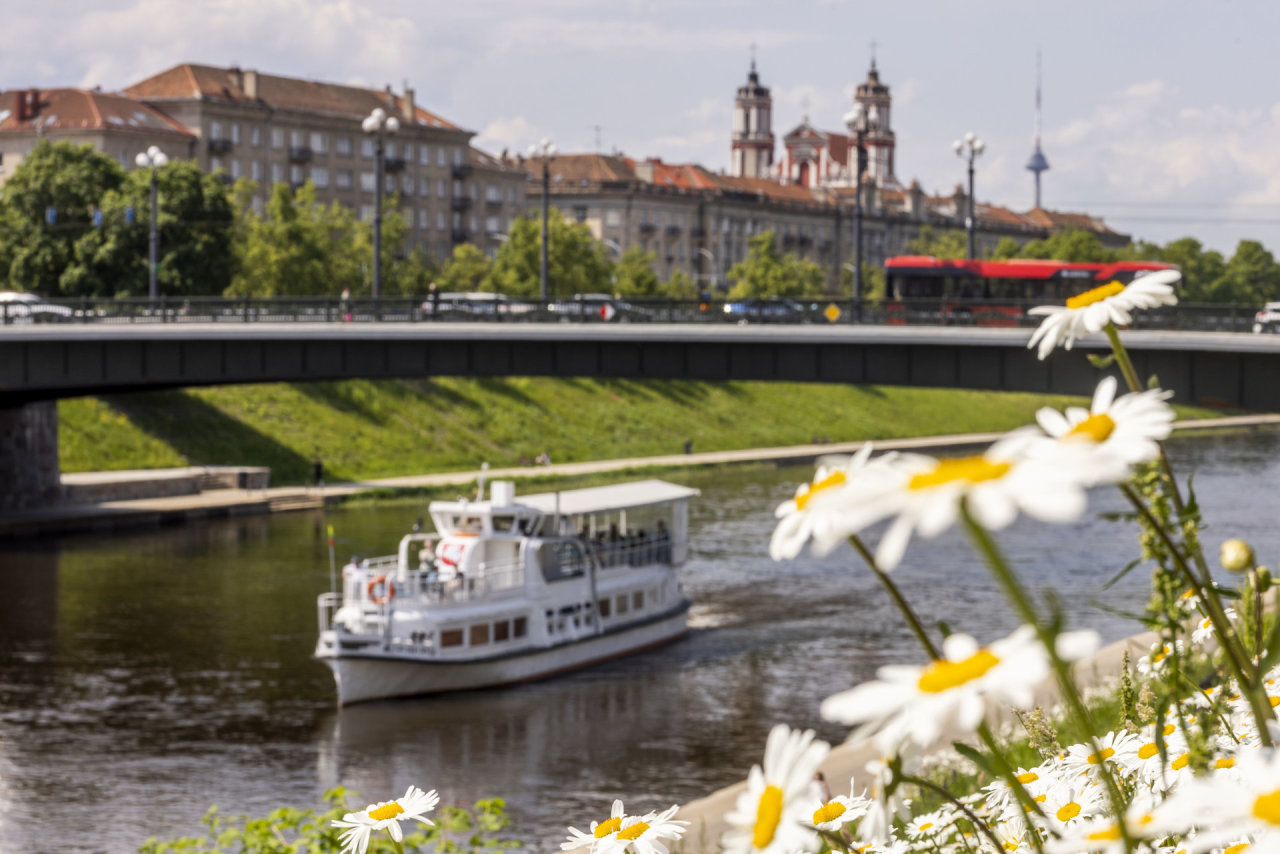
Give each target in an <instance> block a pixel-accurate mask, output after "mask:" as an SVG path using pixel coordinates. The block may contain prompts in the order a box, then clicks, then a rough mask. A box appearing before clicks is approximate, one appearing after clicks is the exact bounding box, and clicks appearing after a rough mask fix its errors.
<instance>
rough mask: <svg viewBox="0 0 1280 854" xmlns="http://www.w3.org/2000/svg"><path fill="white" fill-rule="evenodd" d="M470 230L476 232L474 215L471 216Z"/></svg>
mask: <svg viewBox="0 0 1280 854" xmlns="http://www.w3.org/2000/svg"><path fill="white" fill-rule="evenodd" d="M471 230H472V231H475V230H476V215H475V214H472V215H471Z"/></svg>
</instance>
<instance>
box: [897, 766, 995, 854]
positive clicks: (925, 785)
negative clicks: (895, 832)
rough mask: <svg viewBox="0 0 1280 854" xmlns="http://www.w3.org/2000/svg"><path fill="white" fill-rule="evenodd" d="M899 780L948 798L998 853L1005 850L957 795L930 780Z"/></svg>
mask: <svg viewBox="0 0 1280 854" xmlns="http://www.w3.org/2000/svg"><path fill="white" fill-rule="evenodd" d="M898 779H900V780H901V781H902V782H904V783H911V784H913V785H916V786H919V787H920V788H922V789H928V790H929V791H931V792H933V793H934V794H937V795H941V796H942V797H944V798H946V799H947V800H948V801H950V802H951V803H952V804H953V805H954V806H955V807H956V808H957V809H958V810H960V812H962V813H964V814H965V817H966V818H968V819H969V823H970V824H972V825H973V827H974V829H975V830H979V831H981V832H982V834H983V835H984V836H986V837H987V838H988V839H990V840H991V844H992V845H994V846H995V848H996V850H997V851H1002V850H1004V848H1003V846H1002V845H1001V844H1000V840H999V839H996V835H995V834H994V833H992V832H991V828H990V827H989V826H988V825H987V823H986V822H985V821H983V820H982V819H980V818H978V816H977V815H975V814H974V812H973V810H971V809H969V807H968V805H967V804H965V803H964V802H962V801H960V800H959V799H958V798H956V796H955V795H953V794H951V793H950V792H948V791H947V790H946V789H944V788H942V787H941V786H939V785H938V784H937V783H931V782H929V781H928V780H925V779H922V778H920V777H913V776H911V775H910V774H902V775H900V776H899V777H898Z"/></svg>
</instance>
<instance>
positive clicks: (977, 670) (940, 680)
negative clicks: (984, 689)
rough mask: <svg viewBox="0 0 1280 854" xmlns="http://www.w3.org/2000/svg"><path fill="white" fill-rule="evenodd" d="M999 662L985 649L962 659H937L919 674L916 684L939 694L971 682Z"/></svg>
mask: <svg viewBox="0 0 1280 854" xmlns="http://www.w3.org/2000/svg"><path fill="white" fill-rule="evenodd" d="M999 663H1000V659H998V658H996V657H995V656H994V655H992V654H991V653H990V652H988V651H987V650H985V649H980V650H978V651H977V652H976V653H975V654H973V655H971V656H969V657H968V658H966V659H965V660H963V661H947V660H946V659H938V660H937V661H935V662H933V664H930V665H929V666H928V667H926V668H925V669H924V672H923V673H921V674H920V681H919V682H918V683H917V686H918V687H919V688H920V690H921V691H924V692H926V693H928V694H941V693H942V692H943V691H949V690H950V689H952V688H956V687H958V686H960V685H963V684H965V683H966V682H972V681H973V680H974V679H977V678H978V677H980V676H982V675H983V674H984V673H986V672H987V671H988V670H990V669H991V668H993V667H995V666H996V665H997V664H999Z"/></svg>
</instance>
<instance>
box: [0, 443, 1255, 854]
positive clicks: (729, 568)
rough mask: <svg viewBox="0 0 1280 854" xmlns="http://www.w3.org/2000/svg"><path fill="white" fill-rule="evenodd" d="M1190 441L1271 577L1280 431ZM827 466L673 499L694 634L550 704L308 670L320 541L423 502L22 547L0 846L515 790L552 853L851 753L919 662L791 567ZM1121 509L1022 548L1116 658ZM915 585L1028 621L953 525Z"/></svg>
mask: <svg viewBox="0 0 1280 854" xmlns="http://www.w3.org/2000/svg"><path fill="white" fill-rule="evenodd" d="M1170 447H1171V456H1172V457H1173V459H1174V462H1175V465H1176V466H1177V468H1178V470H1179V473H1180V474H1182V475H1184V476H1185V475H1186V474H1187V473H1190V472H1194V473H1195V486H1196V492H1197V495H1198V497H1199V500H1200V502H1201V505H1202V507H1203V508H1204V512H1205V516H1206V518H1207V519H1208V520H1209V522H1210V523H1211V524H1212V529H1211V531H1210V532H1209V533H1208V534H1207V535H1206V542H1207V544H1208V546H1209V548H1210V550H1216V546H1217V543H1218V542H1219V541H1220V540H1221V539H1222V538H1225V537H1226V536H1241V537H1244V538H1246V539H1249V540H1250V541H1251V542H1252V543H1253V544H1254V545H1255V547H1256V548H1257V549H1258V553H1259V555H1260V556H1261V558H1262V559H1263V560H1264V561H1271V562H1274V561H1275V560H1276V558H1277V555H1280V526H1277V525H1276V524H1275V518H1276V515H1275V513H1276V511H1275V506H1274V502H1273V501H1271V500H1269V499H1270V498H1271V496H1273V495H1274V493H1275V485H1276V483H1277V482H1278V481H1280V433H1278V432H1260V433H1252V434H1237V435H1226V436H1214V437H1200V438H1195V439H1191V438H1187V439H1178V440H1175V441H1174V442H1172V443H1171V446H1170ZM809 473H810V470H809V469H808V468H803V467H796V468H783V469H777V470H773V469H763V468H751V469H720V470H714V471H712V470H707V471H699V472H693V473H689V474H688V475H681V476H679V477H677V478H673V479H676V480H679V481H680V482H682V483H687V484H689V485H691V486H696V487H698V488H699V489H701V490H702V496H701V498H700V499H697V500H696V501H695V503H694V505H693V508H692V513H691V538H692V543H693V549H692V557H691V559H690V560H689V562H688V563H687V564H686V565H685V567H684V568H683V570H682V583H683V585H684V588H685V591H686V593H687V594H688V595H689V597H690V598H691V599H692V600H693V602H694V607H693V610H692V612H691V625H692V626H693V629H694V630H693V632H692V633H691V634H690V636H689V637H688V638H686V639H684V640H682V641H680V642H678V643H676V644H674V645H671V646H669V647H666V648H664V649H660V650H657V651H653V652H650V653H646V654H643V655H639V656H633V657H631V658H628V659H623V660H619V661H616V662H613V663H610V664H607V665H603V666H600V667H596V668H593V669H590V670H587V671H583V672H580V673H578V674H575V675H571V676H568V677H564V678H559V679H555V680H552V681H548V682H543V683H539V684H535V685H528V686H523V687H519V688H515V689H511V690H494V691H482V692H474V693H469V694H460V695H455V696H447V697H440V698H431V699H421V700H408V701H396V702H384V703H373V704H367V705H362V706H355V707H351V708H348V709H345V710H342V711H339V710H337V709H336V707H335V704H334V699H333V687H332V679H331V677H330V675H329V672H328V670H327V669H326V668H324V667H323V666H321V665H319V664H316V663H314V662H313V661H311V660H310V654H311V650H312V647H313V644H314V642H315V634H316V609H315V598H316V595H317V594H318V593H320V592H322V591H323V590H325V589H327V588H328V583H329V582H328V578H329V569H328V554H327V549H326V544H325V535H324V529H325V526H326V525H332V526H334V528H335V529H336V531H337V537H338V551H339V561H340V562H341V561H345V559H346V558H347V557H349V556H350V555H351V554H361V555H374V554H386V553H390V552H392V551H394V549H395V544H396V543H397V541H398V540H399V537H400V536H401V535H402V534H403V533H404V532H405V531H406V530H407V529H408V528H409V526H410V525H411V524H412V522H413V520H414V519H415V517H417V516H418V515H420V514H422V513H423V511H424V509H425V508H423V507H422V506H421V505H420V504H416V503H409V502H404V503H401V502H397V503H394V504H388V505H380V506H378V507H362V508H353V509H336V510H335V509H330V510H328V511H326V512H321V511H315V512H312V513H295V514H283V515H277V516H261V517H249V518H241V519H233V520H223V521H209V522H204V523H198V524H190V525H187V526H184V527H179V528H169V529H162V530H155V531H148V532H145V533H136V534H115V535H111V536H76V537H66V538H63V539H60V540H59V539H45V540H39V541H30V542H11V543H7V544H3V545H0V851H4V852H9V851H13V852H17V851H23V852H54V851H78V852H82V854H90V852H107V854H123V852H131V851H135V850H136V849H137V847H138V846H139V845H140V844H141V843H142V842H143V841H144V840H145V839H146V838H147V837H148V836H152V835H155V836H159V837H161V838H170V837H175V836H179V835H184V834H195V833H198V832H199V831H200V824H199V822H200V818H201V816H202V815H203V814H204V813H205V811H206V810H207V809H208V807H209V806H210V805H212V804H217V805H218V806H219V808H220V810H221V812H222V813H223V814H224V815H225V814H241V813H248V814H250V815H262V814H265V813H266V812H267V811H268V810H269V809H271V808H273V807H276V806H280V805H293V806H317V805H318V804H319V799H320V795H321V793H322V792H323V791H324V790H325V789H327V788H329V787H331V786H334V785H339V784H341V785H344V786H347V787H349V788H351V789H355V790H358V791H359V792H361V793H363V794H364V795H365V796H367V798H368V799H370V800H384V799H386V798H389V797H393V796H395V795H398V794H402V793H403V791H404V789H405V787H406V786H407V785H409V784H410V783H413V784H417V785H420V786H422V787H424V788H427V789H431V788H435V789H438V790H439V791H440V793H441V796H442V799H443V801H444V803H446V804H449V803H458V804H465V803H470V802H474V801H475V800H477V799H479V798H483V797H491V796H495V795H501V796H503V797H505V798H506V799H507V801H508V805H509V812H510V815H511V818H512V819H513V825H512V827H511V828H510V834H511V835H512V836H515V837H517V838H521V839H524V840H525V841H526V842H527V843H530V844H531V846H532V850H535V851H536V850H549V849H552V848H555V847H557V846H556V845H555V844H554V843H556V842H558V841H559V840H560V839H561V838H563V832H564V827H565V826H566V825H568V824H575V825H577V826H578V827H586V826H587V824H588V823H589V822H590V821H591V820H592V819H593V818H600V817H604V816H607V814H608V809H609V804H610V802H611V800H612V799H613V798H614V797H615V796H621V797H623V798H624V800H625V801H626V802H627V805H628V807H629V808H631V809H634V810H642V809H650V808H661V807H665V806H669V805H670V804H672V803H678V802H683V801H687V800H691V799H693V798H697V797H700V796H702V795H704V794H707V793H709V792H710V791H712V790H714V789H716V788H718V787H720V786H722V785H726V784H728V783H731V782H733V781H735V780H738V779H741V778H743V777H744V776H745V774H746V771H747V770H748V768H749V767H750V765H751V764H752V763H753V762H758V761H759V756H760V754H761V752H762V750H763V745H764V738H765V735H766V733H767V732H768V730H769V728H770V727H771V726H772V725H773V724H774V723H776V722H778V721H786V722H789V723H792V724H793V725H804V726H812V727H814V728H816V729H817V730H818V731H819V733H820V734H821V735H822V737H824V738H826V739H828V740H839V739H841V738H842V737H843V736H844V731H843V730H842V729H841V728H839V727H834V726H831V725H829V724H827V723H825V722H823V721H821V720H820V719H819V718H818V716H817V711H816V709H817V705H818V703H819V702H820V701H821V699H822V698H823V697H825V696H827V695H829V694H831V693H834V692H835V691H837V690H840V689H842V688H845V687H848V686H849V685H851V684H853V683H855V682H857V681H860V680H863V679H866V678H869V677H870V676H872V675H873V674H874V672H875V669H876V667H878V666H879V665H881V664H884V663H888V662H915V661H918V660H919V659H920V654H919V652H918V650H917V649H916V648H915V641H914V639H913V638H912V636H911V635H910V634H909V633H908V632H907V631H906V629H905V628H904V626H903V625H902V623H901V620H900V619H899V618H898V617H897V616H896V615H895V612H894V611H893V610H892V608H891V607H890V606H889V603H888V601H887V598H886V596H885V595H884V593H883V592H882V591H881V589H880V588H879V586H878V585H877V584H876V583H875V582H874V581H873V580H872V579H871V578H870V577H869V576H868V573H867V572H866V571H864V570H862V569H860V568H859V567H858V566H857V565H856V563H855V561H854V555H853V553H852V551H851V550H847V549H845V550H841V551H838V552H836V553H835V554H833V555H831V556H829V557H827V558H825V559H821V560H818V559H813V558H811V557H808V556H805V557H803V558H802V559H799V560H796V561H793V562H789V563H775V562H773V561H771V560H770V559H769V557H768V555H767V543H768V539H769V535H770V533H771V531H772V528H773V515H772V511H773V508H774V507H776V506H777V504H778V503H779V502H780V501H782V500H784V499H785V498H786V497H787V496H788V495H790V493H791V492H792V490H793V489H794V487H795V484H796V483H797V482H799V481H802V480H804V479H806V478H807V477H808V475H809ZM1120 509H1123V508H1122V505H1121V502H1120V500H1119V498H1118V496H1117V495H1116V494H1115V492H1114V491H1111V490H1098V491H1095V492H1094V494H1093V495H1092V496H1091V504H1090V511H1089V514H1088V515H1087V516H1086V517H1085V518H1084V519H1082V520H1081V521H1079V522H1078V523H1076V524H1073V525H1063V526H1047V525H1043V524H1039V523H1035V522H1032V521H1028V520H1020V521H1019V522H1017V523H1015V524H1014V525H1013V526H1012V527H1011V528H1009V529H1008V530H1007V531H1004V532H1002V533H1001V534H1000V535H999V542H1000V543H1001V545H1002V546H1003V547H1004V549H1005V550H1006V552H1007V554H1008V556H1009V557H1010V558H1011V559H1012V560H1013V561H1014V562H1015V564H1017V565H1018V566H1019V567H1020V568H1021V569H1022V571H1023V573H1024V575H1025V577H1026V579H1027V580H1028V583H1029V584H1030V585H1031V586H1033V587H1034V588H1035V589H1036V590H1037V591H1038V592H1040V593H1044V592H1046V591H1049V590H1052V591H1054V592H1055V593H1056V595H1057V597H1058V598H1059V601H1060V602H1061V605H1062V608H1063V609H1064V611H1065V612H1066V613H1067V615H1068V617H1069V620H1070V623H1071V624H1072V625H1074V626H1089V627H1093V628H1096V629H1097V630H1098V631H1100V632H1101V633H1102V634H1103V636H1104V637H1105V638H1106V639H1108V640H1112V639H1117V638H1119V637H1122V636H1124V635H1126V634H1129V633H1132V632H1133V631H1136V630H1138V628H1139V626H1138V625H1137V624H1136V623H1135V622H1133V621H1132V620H1131V619H1129V618H1126V617H1125V616H1123V615H1122V614H1121V613H1120V612H1123V611H1125V610H1132V609H1137V608H1140V607H1141V605H1142V603H1143V601H1144V600H1145V595H1146V592H1147V588H1148V579H1147V576H1146V573H1145V572H1144V571H1143V570H1138V571H1136V572H1133V573H1131V574H1130V575H1129V576H1128V577H1127V578H1125V579H1124V580H1123V581H1121V582H1120V583H1119V584H1117V585H1116V586H1115V587H1113V588H1111V589H1110V590H1108V591H1106V592H1105V593H1104V592H1102V591H1101V585H1102V584H1103V582H1105V581H1106V580H1107V579H1108V578H1110V577H1111V576H1112V575H1113V574H1114V572H1115V571H1116V570H1117V569H1118V568H1120V567H1122V566H1123V565H1124V564H1125V563H1127V562H1128V561H1129V560H1130V559H1131V558H1133V557H1135V556H1136V554H1137V546H1136V538H1135V537H1134V533H1133V530H1132V528H1131V527H1129V526H1126V525H1124V524H1119V523H1115V522H1110V521H1106V520H1104V519H1102V518H1100V514H1102V513H1105V512H1107V511H1115V510H1120ZM895 578H896V579H897V580H898V581H899V582H900V584H901V585H902V587H903V589H904V591H905V592H906V594H907V596H908V597H909V598H910V599H911V600H912V601H913V602H914V603H916V605H917V606H918V608H919V610H920V611H921V613H922V615H923V616H924V618H925V619H926V621H928V622H931V623H936V622H937V621H939V620H946V621H948V622H949V623H950V624H951V625H952V626H953V627H954V628H955V629H957V630H967V631H970V632H972V633H974V634H976V635H978V636H979V637H981V638H983V639H990V638H993V637H997V636H999V635H1001V634H1003V633H1006V632H1007V631H1009V630H1010V629H1011V628H1012V627H1013V625H1014V621H1013V620H1012V619H1011V617H1010V615H1009V613H1008V611H1007V609H1006V608H1005V607H1004V605H1003V602H1002V600H1001V598H1000V596H999V594H998V591H997V590H996V588H995V586H994V584H993V582H992V580H991V579H990V578H989V576H988V575H987V572H986V570H985V569H984V568H983V566H982V565H981V564H980V563H979V562H978V561H977V559H976V558H975V557H974V556H973V555H972V554H971V552H970V551H969V549H968V548H967V546H966V545H965V543H964V541H963V538H962V537H961V536H960V535H959V534H958V533H957V532H954V531H952V532H948V533H946V534H944V535H942V536H941V537H939V538H938V539H936V540H933V541H920V540H916V541H914V542H913V543H912V545H911V547H910V548H909V550H908V552H907V559H906V561H905V562H904V564H903V565H902V566H901V567H900V568H899V569H898V570H897V573H896V575H895ZM1099 600H1105V605H1104V604H1102V603H1100V601H1099Z"/></svg>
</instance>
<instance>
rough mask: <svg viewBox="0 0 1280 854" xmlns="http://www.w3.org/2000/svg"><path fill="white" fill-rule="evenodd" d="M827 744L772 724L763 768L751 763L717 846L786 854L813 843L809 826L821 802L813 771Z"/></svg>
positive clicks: (748, 852)
mask: <svg viewBox="0 0 1280 854" xmlns="http://www.w3.org/2000/svg"><path fill="white" fill-rule="evenodd" d="M830 749H831V746H830V745H828V744H827V743H826V742H825V741H815V740H814V737H813V730H805V731H804V732H800V731H799V730H793V729H791V728H790V727H788V726H787V725H786V724H778V725H777V726H775V727H774V728H773V730H772V731H770V733H769V739H768V741H767V742H766V743H765V748H764V767H763V768H761V766H759V765H754V766H752V768H751V773H750V775H748V777H747V788H746V791H744V792H743V793H742V794H741V795H739V796H738V802H737V804H736V805H735V806H734V809H733V811H732V812H730V813H729V814H728V815H726V816H725V821H726V822H728V824H729V825H730V830H729V831H728V832H726V833H725V835H724V839H723V841H722V846H723V848H724V849H725V850H726V851H730V852H742V854H751V852H757V851H758V852H769V854H790V852H792V851H796V850H800V849H805V850H808V846H811V845H813V844H815V842H816V840H817V834H816V833H815V831H814V830H813V828H812V826H811V825H810V821H811V819H812V818H813V812H814V810H815V809H817V808H818V807H819V806H820V805H821V804H822V797H821V795H820V794H819V787H818V783H817V781H816V780H815V779H814V774H815V773H816V772H817V770H818V766H819V765H820V764H821V763H822V760H823V759H825V758H826V757H827V753H828V751H829V750H830Z"/></svg>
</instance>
